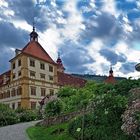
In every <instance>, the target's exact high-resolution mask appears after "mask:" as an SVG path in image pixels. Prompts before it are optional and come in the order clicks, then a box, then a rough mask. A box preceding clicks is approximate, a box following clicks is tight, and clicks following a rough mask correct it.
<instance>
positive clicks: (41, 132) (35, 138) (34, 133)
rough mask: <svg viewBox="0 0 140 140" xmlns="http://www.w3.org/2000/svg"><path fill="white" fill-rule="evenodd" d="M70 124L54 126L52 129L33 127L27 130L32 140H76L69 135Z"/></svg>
mask: <svg viewBox="0 0 140 140" xmlns="http://www.w3.org/2000/svg"><path fill="white" fill-rule="evenodd" d="M67 126H68V123H64V124H60V125H53V126H51V127H48V128H47V127H40V126H33V127H29V128H28V129H27V134H28V136H29V137H30V139H31V140H74V139H73V138H72V137H70V136H69V135H68V132H67Z"/></svg>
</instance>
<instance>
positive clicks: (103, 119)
mask: <svg viewBox="0 0 140 140" xmlns="http://www.w3.org/2000/svg"><path fill="white" fill-rule="evenodd" d="M94 102H95V105H96V106H95V107H96V108H95V109H94V111H93V113H91V114H88V115H85V117H80V118H78V119H76V120H74V121H72V122H71V123H70V125H69V129H68V130H69V133H70V134H71V135H72V136H73V137H74V138H76V139H78V138H79V137H80V138H81V135H82V130H81V131H80V132H76V130H77V128H81V129H82V128H83V122H84V129H83V131H84V140H89V139H90V140H92V139H93V140H94V139H95V140H112V139H115V140H117V139H119V140H129V139H132V138H130V137H129V136H126V135H125V134H124V133H123V132H122V131H121V124H122V122H121V114H122V113H123V112H124V110H125V108H126V105H127V98H125V97H124V96H121V95H117V96H113V95H111V94H104V95H99V96H97V97H96V98H94Z"/></svg>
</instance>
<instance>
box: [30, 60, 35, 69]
mask: <svg viewBox="0 0 140 140" xmlns="http://www.w3.org/2000/svg"><path fill="white" fill-rule="evenodd" d="M30 66H31V67H35V60H33V59H30Z"/></svg>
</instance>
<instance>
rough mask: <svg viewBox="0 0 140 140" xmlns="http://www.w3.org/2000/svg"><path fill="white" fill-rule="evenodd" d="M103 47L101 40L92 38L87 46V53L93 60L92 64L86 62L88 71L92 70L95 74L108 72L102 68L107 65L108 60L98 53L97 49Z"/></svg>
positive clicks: (108, 63) (108, 64)
mask: <svg viewBox="0 0 140 140" xmlns="http://www.w3.org/2000/svg"><path fill="white" fill-rule="evenodd" d="M102 47H103V42H102V40H100V39H94V40H93V41H92V43H91V44H90V45H89V46H88V47H87V53H88V54H89V56H90V57H91V58H93V60H95V62H93V63H92V64H87V67H88V69H89V70H90V71H93V72H94V73H96V74H102V75H105V74H108V71H105V70H104V66H107V67H109V66H110V62H108V61H107V60H106V59H105V58H104V57H103V56H101V55H100V53H99V51H100V50H101V49H102Z"/></svg>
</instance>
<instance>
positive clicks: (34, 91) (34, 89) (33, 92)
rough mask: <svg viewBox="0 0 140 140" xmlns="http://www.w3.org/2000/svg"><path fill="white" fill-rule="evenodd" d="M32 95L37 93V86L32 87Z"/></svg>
mask: <svg viewBox="0 0 140 140" xmlns="http://www.w3.org/2000/svg"><path fill="white" fill-rule="evenodd" d="M31 95H36V87H31Z"/></svg>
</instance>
